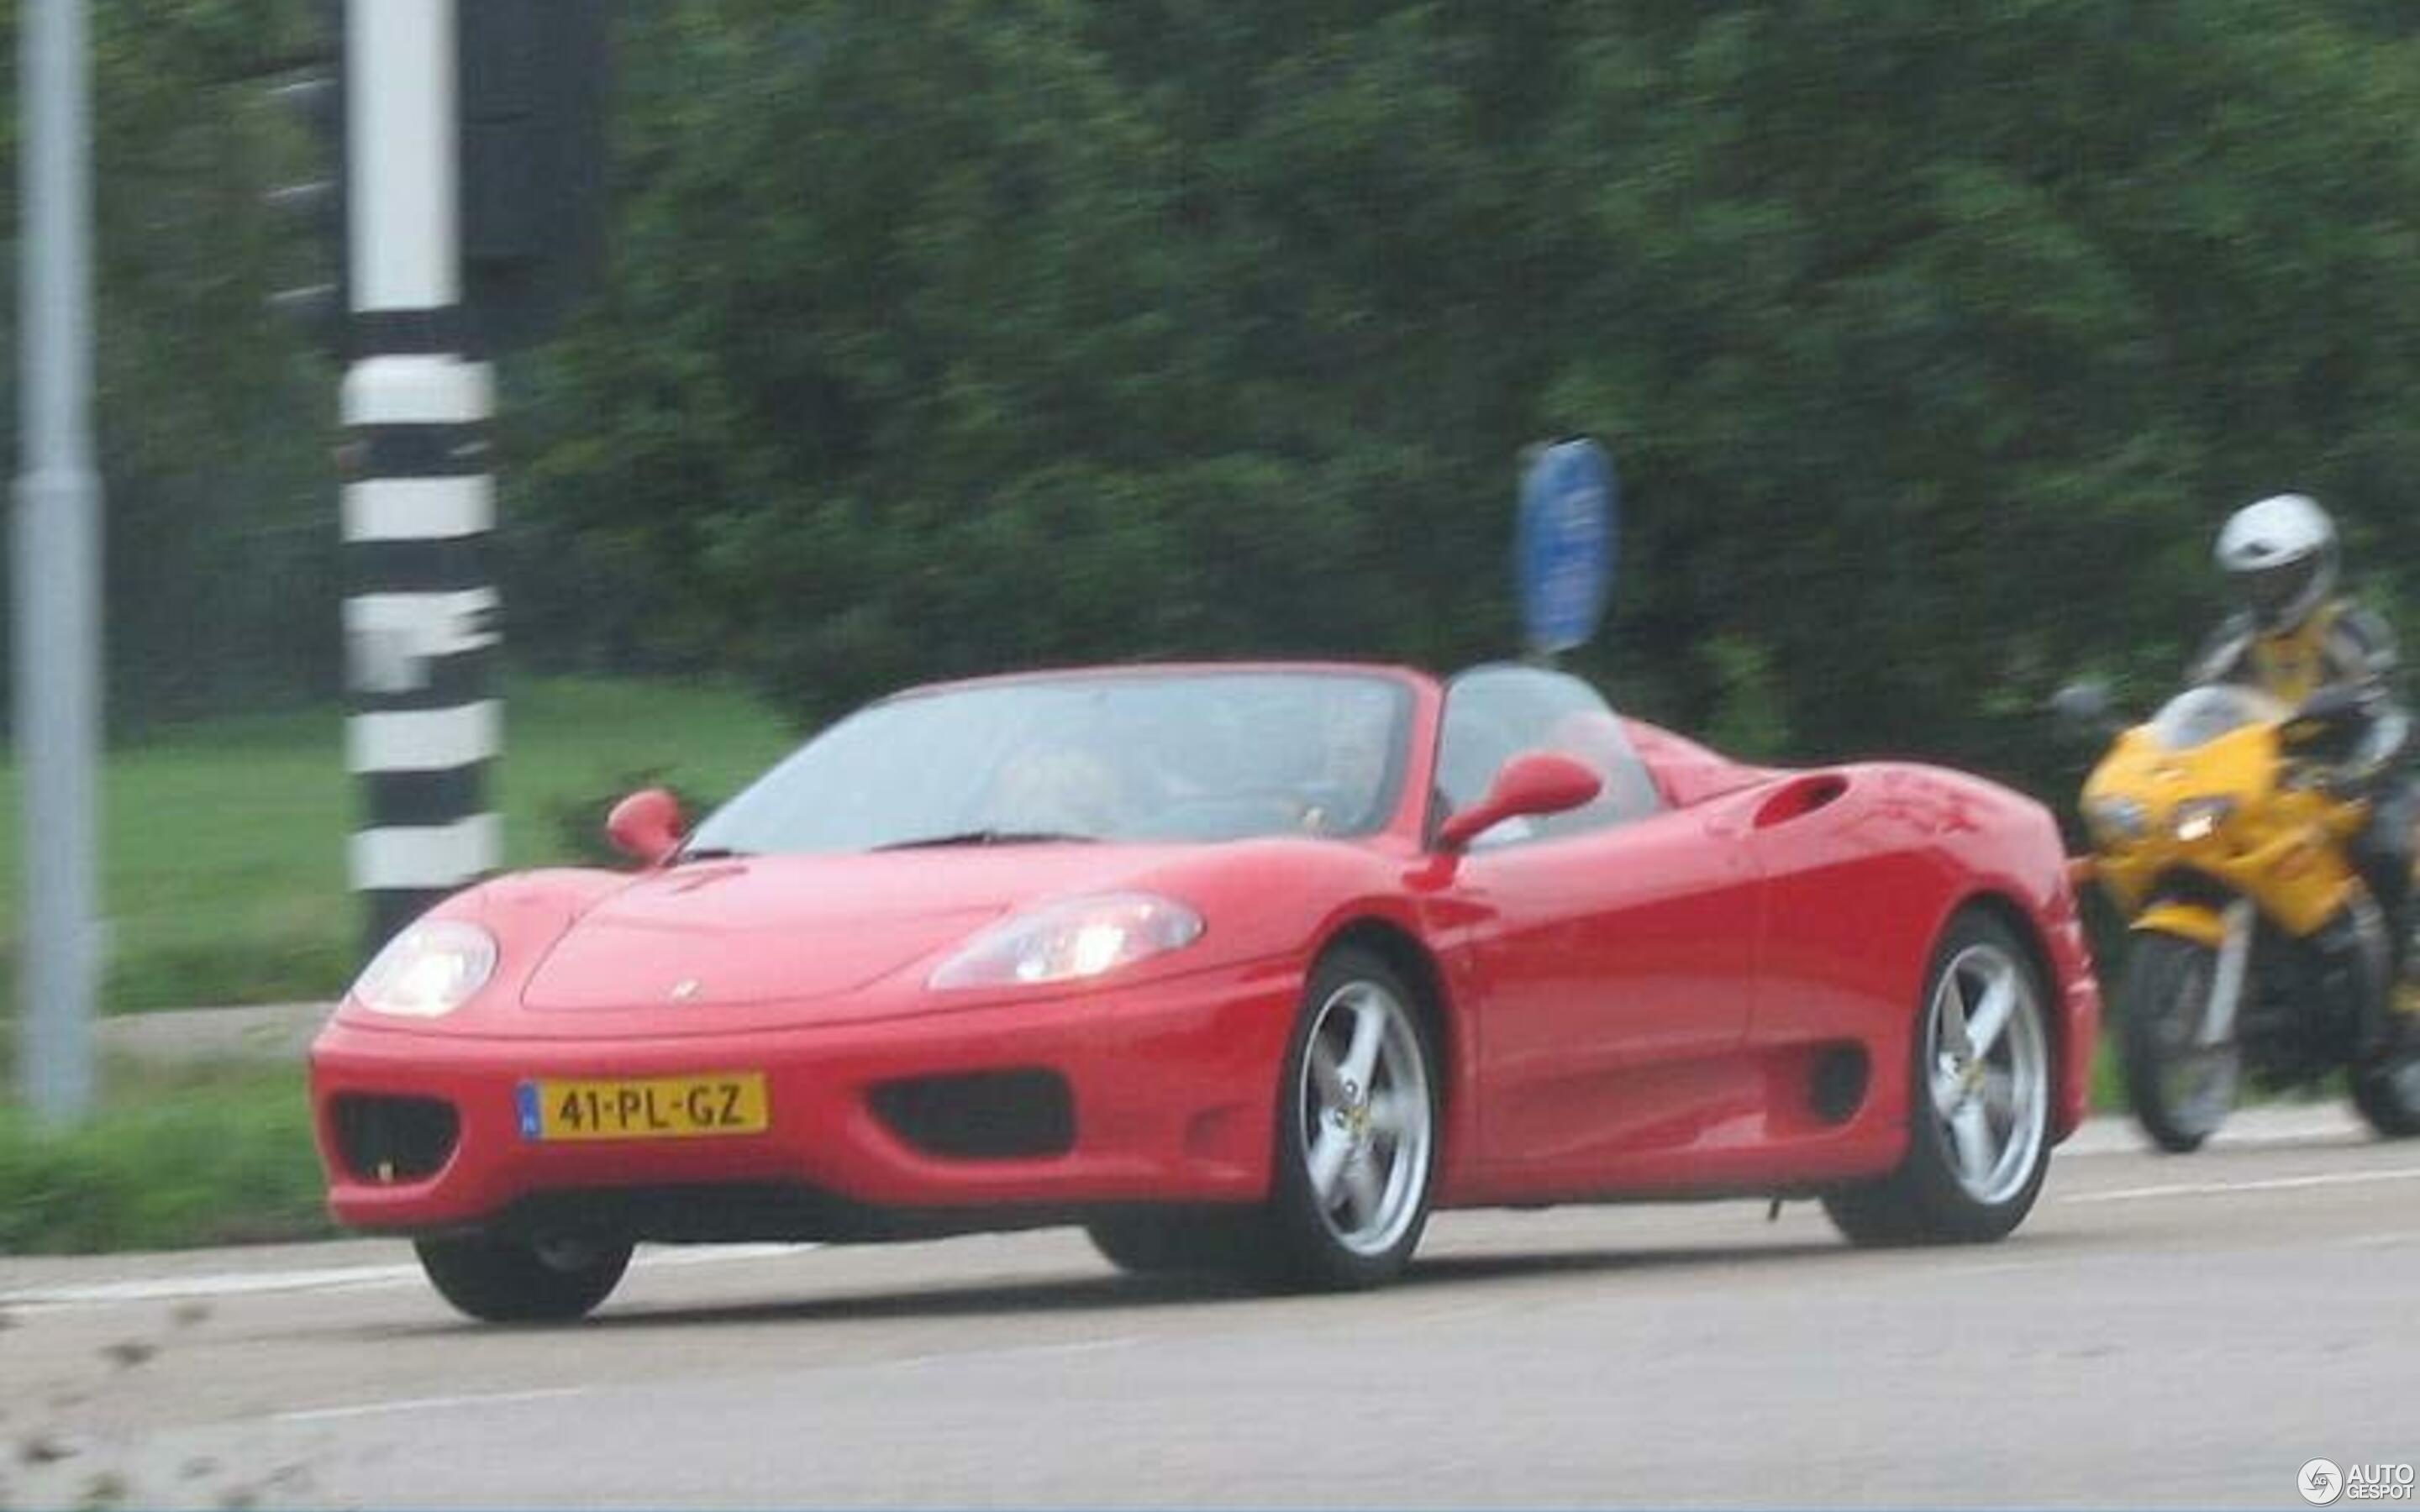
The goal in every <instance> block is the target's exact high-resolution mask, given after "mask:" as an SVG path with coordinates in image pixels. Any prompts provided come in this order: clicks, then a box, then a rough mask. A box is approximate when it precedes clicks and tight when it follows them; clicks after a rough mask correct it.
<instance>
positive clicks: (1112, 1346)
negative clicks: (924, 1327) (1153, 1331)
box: [878, 1334, 1142, 1370]
mask: <svg viewBox="0 0 2420 1512" xmlns="http://www.w3.org/2000/svg"><path fill="white" fill-rule="evenodd" d="M1141 1342H1142V1337H1141V1335H1135V1334H1125V1335H1119V1336H1118V1337H1116V1338H1107V1339H1075V1340H1071V1341H1069V1342H1067V1343H1064V1344H1017V1345H1011V1346H1009V1347H1008V1348H1006V1349H999V1350H945V1351H943V1352H941V1353H939V1354H908V1355H902V1356H901V1357H900V1358H898V1359H896V1360H884V1361H880V1362H878V1363H879V1364H880V1365H881V1366H882V1367H883V1368H884V1369H886V1370H914V1369H919V1368H921V1367H923V1366H924V1365H980V1364H984V1363H985V1362H988V1361H993V1360H1028V1359H1035V1358H1040V1357H1045V1356H1050V1355H1066V1354H1106V1353H1108V1352H1109V1350H1130V1349H1132V1348H1134V1347H1135V1346H1136V1345H1138V1344H1140V1343H1141Z"/></svg>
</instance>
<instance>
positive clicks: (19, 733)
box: [11, 0, 101, 1125]
mask: <svg viewBox="0 0 2420 1512" xmlns="http://www.w3.org/2000/svg"><path fill="white" fill-rule="evenodd" d="M18 24H19V25H20V26H22V27H23V32H22V34H21V35H22V38H23V45H22V51H21V53H20V54H19V69H18V78H19V80H20V85H19V87H20V88H21V89H22V90H23V100H24V104H23V112H24V115H23V120H24V143H23V152H22V156H21V157H20V159H19V168H18V173H19V184H20V191H19V192H20V193H21V195H22V197H23V205H24V212H25V221H24V241H23V249H24V259H25V261H24V269H23V274H22V277H21V281H20V285H19V286H20V297H21V302H20V312H21V313H20V318H19V323H18V331H19V333H20V336H21V339H22V346H21V347H20V348H19V350H20V353H21V358H20V361H21V363H22V375H23V376H22V378H21V379H20V383H21V391H20V399H21V403H22V405H23V418H22V427H23V442H22V445H23V454H24V455H23V458H22V460H21V463H20V471H19V473H18V477H17V521H16V541H15V550H14V552H13V554H12V558H11V561H12V563H13V570H14V574H15V577H14V589H15V597H16V606H17V607H16V667H15V675H14V678H13V687H14V690H15V702H16V723H15V731H16V745H17V758H18V761H19V763H20V773H21V777H22V780H23V789H22V792H23V808H24V836H25V839H24V846H25V856H24V864H25V876H24V893H23V898H24V929H23V963H22V977H21V980H20V986H19V996H18V1014H19V1022H20V1029H21V1045H20V1065H21V1070H22V1072H23V1081H24V1088H25V1101H26V1102H27V1103H29V1104H30V1105H31V1106H32V1108H33V1110H34V1114H35V1117H36V1119H38V1120H39V1121H40V1122H43V1123H46V1124H52V1125H57V1124H64V1123H68V1122H70V1121H72V1120H74V1119H79V1118H81V1117H82V1116H83V1115H84V1113H85V1110H86V1109H87V1108H88V1107H89V1106H90V1105H91V1102H92V1006H93V988H94V982H95V980H96V978H97V977H98V976H99V967H100V950H99V949H98V945H99V939H98V934H97V930H96V925H95V918H96V914H97V907H96V904H97V902H98V893H99V888H98V887H97V885H96V878H95V874H94V862H93V837H94V832H95V829H96V823H95V819H96V810H97V808H98V804H97V802H96V799H95V786H96V783H95V773H96V770H97V768H98V763H99V756H100V750H99V746H100V738H99V737H100V723H101V721H100V715H99V702H100V688H101V615H100V600H101V594H100V581H101V485H100V482H99V480H98V479H96V478H95V476H94V474H93V467H92V426H91V421H90V414H91V404H92V262H91V240H92V238H91V220H92V174H91V154H92V136H91V129H90V111H89V90H88V87H87V85H88V77H87V70H88V69H89V68H90V57H91V51H90V47H89V45H88V41H87V35H88V34H87V28H86V25H85V0H33V3H31V4H28V5H24V6H21V7H20V8H18Z"/></svg>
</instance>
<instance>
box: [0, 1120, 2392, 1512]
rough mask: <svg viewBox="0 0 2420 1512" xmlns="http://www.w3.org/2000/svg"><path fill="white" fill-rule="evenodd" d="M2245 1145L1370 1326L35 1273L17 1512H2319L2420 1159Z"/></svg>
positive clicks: (2357, 1142) (1631, 1253)
mask: <svg viewBox="0 0 2420 1512" xmlns="http://www.w3.org/2000/svg"><path fill="white" fill-rule="evenodd" d="M2239 1127H2240V1128H2241V1129H2242V1132H2243V1134H2245V1135H2246V1137H2244V1138H2242V1139H2241V1140H2240V1141H2239V1142H2237V1143H2234V1144H2232V1145H2230V1146H2228V1147H2227V1148H2213V1149H2210V1150H2207V1151H2205V1152H2203V1153H2202V1154H2200V1155H2196V1156H2194V1157H2191V1158H2187V1159H2171V1158H2159V1157H2154V1156H2151V1155H2149V1154H2146V1153H2143V1152H2140V1151H2139V1150H2137V1149H2130V1148H2125V1147H2127V1146H2129V1145H2131V1140H2129V1139H2127V1138H2126V1137H2125V1136H2124V1135H2123V1134H2122V1132H2120V1131H2117V1130H2114V1129H2105V1128H2103V1129H2095V1130H2092V1131H2087V1134H2086V1138H2085V1140H2084V1144H2083V1148H2081V1149H2079V1148H2077V1147H2075V1146H2071V1147H2070V1149H2067V1150H2063V1151H2062V1152H2061V1154H2060V1157H2059V1158H2058V1160H2057V1162H2056V1164H2055V1166H2054V1169H2053V1173H2052V1176H2051V1180H2050V1184H2049V1186H2048V1188H2047V1190H2046V1192H2045V1194H2044V1196H2043V1200H2042V1202H2041V1205H2040V1207H2039V1208H2038V1209H2037V1210H2036V1211H2035V1213H2034V1216H2033V1218H2032V1219H2031V1221H2030V1222H2029V1223H2028V1224H2027V1226H2026V1227H2024V1229H2023V1230H2021V1231H2020V1232H2019V1234H2018V1235H2017V1236H2016V1237H2015V1238H2014V1239H2012V1240H2010V1241H2009V1242H2006V1243H2003V1244H1999V1245H1994V1246H1990V1247H1985V1248H1968V1249H1954V1250H1931V1251H1911V1252H1897V1253H1861V1252H1855V1251H1852V1250H1850V1249H1848V1248H1846V1247H1845V1246H1843V1245H1841V1244H1840V1243H1838V1242H1837V1241H1836V1240H1835V1239H1834V1238H1833V1235H1832V1233H1831V1230H1830V1228H1829V1227H1828V1226H1827V1225H1826V1224H1825V1223H1824V1221H1823V1216H1822V1214H1821V1213H1820V1211H1817V1210H1815V1209H1814V1208H1812V1207H1810V1206H1792V1207H1791V1208H1789V1209H1787V1210H1785V1211H1783V1213H1782V1214H1781V1217H1780V1218H1779V1220H1778V1221H1777V1222H1772V1223H1768V1222H1767V1221H1766V1217H1765V1211H1764V1209H1763V1208H1762V1206H1761V1205H1747V1204H1739V1203H1724V1204H1713V1205H1705V1206H1697V1207H1666V1208H1596V1209H1566V1210H1559V1211H1550V1212H1535V1213H1475V1214H1448V1215H1445V1216H1443V1217H1441V1218H1439V1219H1438V1220H1437V1221H1436V1223H1435V1225H1434V1226H1433V1227H1431V1229H1430V1232H1429V1239H1428V1242H1427V1244H1426V1245H1425V1246H1424V1248H1423V1251H1422V1258H1421V1260H1420V1263H1419V1265H1418V1267H1417V1268H1416V1270H1415V1272H1414V1273H1413V1275H1412V1276H1411V1278H1410V1279H1409V1280H1408V1281H1407V1282H1405V1283H1404V1285H1401V1286H1399V1287H1397V1288H1393V1289H1390V1290H1388V1291H1384V1292H1379V1293H1375V1294H1371V1295H1362V1296H1350V1297H1318V1298H1262V1297H1253V1296H1246V1295H1227V1294H1218V1293H1214V1292H1204V1291H1201V1290H1187V1289H1182V1288H1175V1287H1171V1286H1163V1285H1156V1284H1145V1283H1140V1282H1133V1281H1127V1280H1124V1279H1121V1278H1119V1277H1117V1276H1115V1275H1114V1274H1113V1273H1111V1272H1110V1271H1109V1268H1108V1267H1107V1266H1106V1265H1105V1264H1104V1263H1103V1262H1101V1261H1099V1260H1097V1259H1095V1258H1094V1256H1093V1254H1092V1252H1091V1250H1090V1249H1089V1247H1088V1246H1087V1245H1086V1244H1085V1242H1084V1241H1083V1239H1082V1238H1081V1237H1080V1236H1078V1235H1076V1234H1073V1233H1069V1232H1057V1233H1046V1234H1034V1235H1023V1236H1015V1237H1002V1238H982V1239H966V1240H956V1241H952V1242H947V1243H941V1244H928V1245H915V1246H898V1247H889V1248H865V1249H823V1250H816V1249H778V1250H777V1249H774V1248H772V1247H769V1246H757V1247H753V1248H749V1249H742V1250H737V1251H718V1250H700V1251H669V1250H667V1251H655V1252H652V1253H649V1254H646V1255H643V1257H642V1261H641V1263H640V1265H639V1266H638V1267H636V1268H635V1269H634V1270H633V1272H632V1273H631V1275H630V1277H629V1278H628V1280H627V1281H626V1282H625V1283H624V1286H623V1288H622V1290H621V1291H620V1292H619V1293H618V1294H617V1295H616V1296H615V1298H614V1300H613V1302H612V1303H610V1304H608V1305H607V1307H606V1309H605V1310H604V1311H603V1312H602V1313H601V1314H599V1315H598V1317H597V1319H594V1320H592V1321H591V1322H589V1323H587V1324H585V1325H582V1326H577V1327H570V1328H560V1329H535V1330H504V1329H496V1328H491V1327H481V1326H477V1325H473V1324H468V1323H464V1322H461V1321H458V1320H457V1319H455V1317H454V1316H453V1315H452V1314H451V1313H449V1312H448V1311H447V1310H446V1309H445V1307H444V1306H443V1304H441V1303H440V1302H439V1301H438V1300H437V1299H436V1297H435V1296H434V1295H433V1294H432V1293H430V1292H429V1291H428V1290H427V1288H425V1287H424V1286H423V1285H422V1284H421V1283H420V1282H419V1280H418V1279H417V1276H416V1273H414V1272H413V1271H412V1270H411V1268H410V1263H409V1254H408V1251H406V1250H405V1249H404V1248H403V1247H402V1246H400V1245H396V1244H388V1243H358V1242H357V1243H344V1244H335V1245H317V1246H305V1247H290V1248H283V1249H273V1250H254V1251H230V1250H222V1251H216V1252H209V1253H205V1254H190V1255H180V1256H161V1257H105V1258H93V1259H82V1260H36V1259H13V1260H10V1259H0V1317H5V1319H6V1329H5V1332H0V1436H5V1437H0V1443H6V1444H7V1445H8V1451H9V1452H8V1456H7V1458H6V1462H5V1464H0V1504H5V1505H10V1506H52V1505H67V1504H77V1503H86V1504H93V1503H108V1502H113V1501H115V1502H117V1503H121V1504H136V1505H193V1506H222V1505H248V1504H260V1505H285V1504H301V1505H377V1506H390V1505H411V1506H436V1505H448V1506H497V1505H536V1504H562V1505H582V1506H607V1505H637V1506H663V1505H768V1504H772V1505H841V1504H848V1505H858V1504H919V1505H949V1506H973V1505H1026V1506H1040V1505H1050V1506H1061V1505H1119V1506H1161V1505H1218V1506H1264V1505H1283V1506H1310V1505H1340V1504H1354V1505H1358V1504H1382V1505H1389V1506H1430V1505H1435V1506H1448V1505H1450V1506H1467V1505H1481V1504H1484V1505H1518V1506H1549V1505H1571V1504H1583V1505H1604V1504H1639V1503H1647V1504H1665V1505H1675V1504H1724V1505H1755V1504H1765V1505H1783V1506H1807V1505H1817V1504H1858V1505H1876V1504H1880V1505H1907V1504H1934V1505H1939V1504H1959V1505H2017V1506H2044V1505H2056V1504H2091V1505H2118V1504H2124V1505H2146V1504H2177V1505H2198V1506H2211V1505H2244V1506H2268V1507H2301V1506H2303V1505H2304V1503H2303V1501H2302V1500H2301V1498H2300V1497H2299V1496H2298V1495H2297V1493H2296V1489H2295V1478H2296V1475H2297V1473H2298V1471H2299V1469H2300V1467H2301V1466H2302V1465H2303V1464H2304V1461H2305V1460H2308V1459H2311V1458H2319V1457H2325V1458H2332V1459H2334V1460H2335V1461H2336V1462H2337V1463H2338V1464H2339V1465H2344V1466H2350V1465H2353V1464H2368V1463H2372V1462H2377V1461H2385V1462H2388V1463H2390V1464H2394V1463H2402V1462H2407V1461H2413V1460H2420V1305H2415V1303H2420V1146H2415V1145H2405V1146H2388V1145H2379V1144H2373V1143H2369V1142H2367V1141H2366V1140H2364V1139H2362V1138H2361V1137H2359V1136H2358V1135H2357V1134H2354V1133H2352V1132H2351V1131H2350V1128H2349V1127H2348V1126H2345V1125H2343V1124H2342V1123H2341V1121H2340V1120H2338V1119H2335V1118H2333V1117H2326V1116H2322V1117H2320V1118H2319V1119H2316V1120H2315V1119H2312V1118H2311V1117H2309V1116H2307V1115H2301V1114H2288V1115H2284V1116H2282V1121H2281V1120H2279V1119H2268V1120H2259V1119H2255V1120H2251V1121H2249V1122H2244V1123H2241V1124H2240V1125H2239ZM2406 1504H2407V1505H2408V1504H2409V1503H2406ZM2339 1505H2350V1503H2340V1504H2339Z"/></svg>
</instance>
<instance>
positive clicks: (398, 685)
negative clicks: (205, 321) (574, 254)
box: [341, 0, 503, 950]
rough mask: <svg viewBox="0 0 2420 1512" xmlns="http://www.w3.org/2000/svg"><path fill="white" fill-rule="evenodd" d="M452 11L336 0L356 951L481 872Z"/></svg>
mask: <svg viewBox="0 0 2420 1512" xmlns="http://www.w3.org/2000/svg"><path fill="white" fill-rule="evenodd" d="M456 22H457V18H456V11H455V4H454V0H348V6H347V16H346V25H345V52H346V56H345V70H346V89H345V96H346V113H347V119H346V125H347V131H346V136H347V139H348V157H349V162H348V163H347V166H346V173H347V176H348V193H347V195H346V199H347V202H348V215H349V225H348V228H347V229H348V240H349V253H348V256H349V273H350V276H349V305H350V309H349V316H350V320H349V332H348V335H349V341H348V346H349V351H350V354H351V363H350V365H349V368H348V370H347V372H346V374H345V379H344V387H343V392H342V403H341V408H342V412H343V420H344V425H345V430H346V446H345V453H346V456H347V459H348V463H349V466H348V470H347V472H348V475H347V478H346V482H345V485H344V534H345V548H344V555H345V562H346V597H345V609H344V613H345V636H346V645H347V653H348V662H349V682H350V686H351V702H350V710H349V717H348V720H347V728H346V759H347V764H348V766H349V768H350V770H351V772H352V773H353V775H354V779H355V782H356V785H357V789H358V792H359V794H360V799H361V817H360V822H359V825H358V827H357V828H356V829H355V830H354V833H353V836H352V844H351V857H350V860H351V873H352V886H353V888H354V890H355V891H356V892H357V893H359V894H360V895H361V897H362V899H363V901H364V903H365V909H366V918H365V928H366V932H367V938H366V945H367V947H368V949H370V950H375V949H377V948H378V947H379V946H380V945H381V944H383V943H384V942H385V941H386V940H387V939H388V938H389V937H391V936H392V935H394V934H395V933H396V932H398V931H399V930H401V929H402V928H403V926H404V925H405V924H407V923H409V922H410V921H411V918H413V917H414V916H416V915H417V914H419V913H420V912H421V911H422V910H424V909H426V908H427V906H428V905H429V904H431V903H435V902H436V901H437V900H438V899H440V898H442V897H443V896H444V895H445V894H446V893H448V892H451V891H453V890H454V889H456V888H458V887H461V886H463V885H464V884H466V883H468V882H471V881H473V879H475V878H477V877H478V876H480V875H482V874H483V873H485V872H490V871H493V870H494V869H495V868H496V866H497V865H498V864H499V862H500V860H501V858H502V833H501V825H500V824H499V821H498V819H497V816H496V814H495V812H494V810H493V809H492V808H491V807H490V799H489V781H488V777H489V767H490V766H491V764H493V762H494V760H495V758H496V756H497V754H498V752H499V750H500V748H501V744H502V735H503V728H502V727H503V708H502V704H501V702H500V701H499V700H498V699H497V698H496V697H495V692H494V681H495V658H496V656H497V655H498V647H499V643H500V640H501V636H500V632H499V628H498V624H497V618H496V616H497V610H498V607H499V601H498V597H497V594H496V589H495V587H494V583H493V579H492V573H491V569H490V555H491V553H490V542H491V539H492V536H493V532H494V530H495V516H496V509H495V486H494V479H493V478H492V476H491V475H490V474H489V455H488V422H489V417H490V416H491V415H492V414H493V413H494V410H495V400H494V393H493V379H492V377H491V374H490V370H489V366H488V364H487V363H485V362H481V361H476V360H473V357H472V356H471V355H470V352H469V350H468V348H469V347H470V344H471V336H470V322H469V321H468V320H467V319H466V318H465V316H464V304H465V301H464V297H463V284H462V255H461V235H460V214H459V204H460V188H459V183H458V168H459V156H458V114H457V111H456V89H457V87H458V85H457V79H456V66H457V54H456V47H455V26H456Z"/></svg>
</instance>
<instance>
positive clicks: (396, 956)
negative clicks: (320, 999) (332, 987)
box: [352, 918, 496, 1019]
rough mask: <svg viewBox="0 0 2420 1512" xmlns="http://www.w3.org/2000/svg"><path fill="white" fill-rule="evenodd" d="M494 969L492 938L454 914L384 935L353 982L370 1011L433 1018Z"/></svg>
mask: <svg viewBox="0 0 2420 1512" xmlns="http://www.w3.org/2000/svg"><path fill="white" fill-rule="evenodd" d="M495 971H496V937H495V936H494V935H492V934H490V933H488V932H487V931H486V930H484V929H481V928H480V927H479V926H478V925H476V924H472V923H467V922H465V921H464V920H461V919H458V918H439V919H430V920H427V921H425V922H423V923H418V924H414V925H412V926H411V928H410V929H407V930H405V931H404V932H403V933H400V934H398V935H396V937H395V938H394V939H392V940H389V941H388V942H387V944H386V949H383V950H380V952H379V953H378V955H377V956H376V957H375V958H374V959H372V961H371V962H370V964H369V965H368V966H367V967H366V968H365V969H364V970H363V972H362V975H361V980H358V981H356V982H354V983H353V991H352V997H353V1001H355V1002H357V1003H359V1004H361V1005H362V1006H363V1007H364V1008H366V1009H368V1010H369V1011H371V1012H373V1013H392V1014H394V1015H396V1017H398V1018H414V1019H433V1018H438V1017H441V1016H442V1015H444V1014H447V1013H451V1012H453V1011H455V1010H456V1009H458V1008H460V1007H461V1006H462V1005H463V1004H464V1003H466V1002H469V1001H470V1000H471V995H472V994H473V993H475V992H477V991H478V990H479V989H480V988H482V987H484V986H486V985H487V984H488V979H489V977H491V976H493V975H495Z"/></svg>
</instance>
